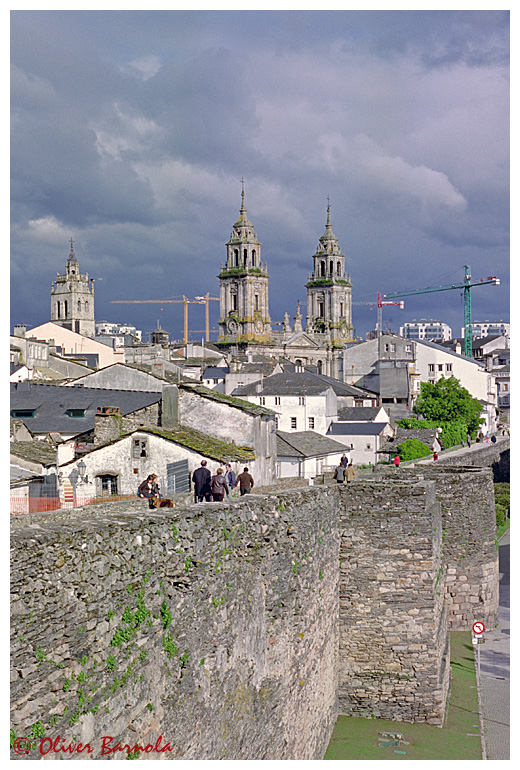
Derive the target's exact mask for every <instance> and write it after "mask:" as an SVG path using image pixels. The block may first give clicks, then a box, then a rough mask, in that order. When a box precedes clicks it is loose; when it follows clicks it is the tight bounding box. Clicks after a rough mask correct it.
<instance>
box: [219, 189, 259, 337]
mask: <svg viewBox="0 0 520 770" xmlns="http://www.w3.org/2000/svg"><path fill="white" fill-rule="evenodd" d="M226 248H227V259H226V263H225V265H222V266H221V270H220V273H219V276H218V278H219V280H220V320H219V331H220V334H219V338H218V342H220V343H224V344H226V343H232V344H237V343H241V342H242V343H248V344H255V343H256V344H259V343H264V344H265V343H267V342H269V341H270V337H271V319H270V317H269V276H268V274H267V265H266V264H265V263H264V262H262V258H261V244H260V242H259V241H258V238H257V236H256V233H255V231H254V227H253V225H252V224H251V222H250V221H249V219H248V218H247V212H246V207H245V193H244V180H242V206H241V208H240V217H239V218H238V220H237V221H236V222H235V224H234V225H233V230H232V232H231V237H230V239H229V241H228V242H227V243H226Z"/></svg>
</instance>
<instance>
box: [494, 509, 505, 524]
mask: <svg viewBox="0 0 520 770" xmlns="http://www.w3.org/2000/svg"><path fill="white" fill-rule="evenodd" d="M495 513H496V517H497V527H501V526H502V524H505V523H506V509H505V508H504V506H503V505H500V503H495Z"/></svg>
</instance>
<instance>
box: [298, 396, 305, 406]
mask: <svg viewBox="0 0 520 770" xmlns="http://www.w3.org/2000/svg"><path fill="white" fill-rule="evenodd" d="M298 403H299V405H300V406H305V396H300V397H299V398H298Z"/></svg>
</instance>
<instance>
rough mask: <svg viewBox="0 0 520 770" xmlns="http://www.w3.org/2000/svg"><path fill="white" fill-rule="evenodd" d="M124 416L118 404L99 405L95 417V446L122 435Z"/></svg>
mask: <svg viewBox="0 0 520 770" xmlns="http://www.w3.org/2000/svg"><path fill="white" fill-rule="evenodd" d="M122 423H123V416H122V414H121V410H120V409H119V407H118V406H98V408H97V410H96V416H95V418H94V446H100V444H107V443H108V442H109V441H114V440H115V439H116V438H119V437H120V436H121V430H122Z"/></svg>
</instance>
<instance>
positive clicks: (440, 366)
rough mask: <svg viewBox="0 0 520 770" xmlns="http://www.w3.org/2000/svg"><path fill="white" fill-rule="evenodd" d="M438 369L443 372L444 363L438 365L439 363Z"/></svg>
mask: <svg viewBox="0 0 520 770" xmlns="http://www.w3.org/2000/svg"><path fill="white" fill-rule="evenodd" d="M437 369H438V370H439V372H442V370H443V364H438V365H437Z"/></svg>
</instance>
